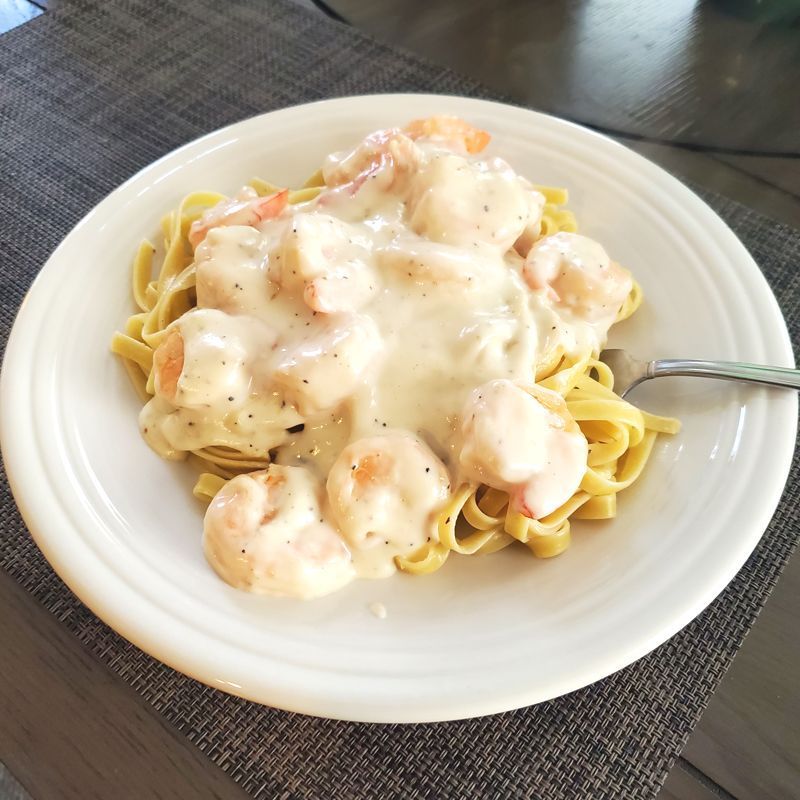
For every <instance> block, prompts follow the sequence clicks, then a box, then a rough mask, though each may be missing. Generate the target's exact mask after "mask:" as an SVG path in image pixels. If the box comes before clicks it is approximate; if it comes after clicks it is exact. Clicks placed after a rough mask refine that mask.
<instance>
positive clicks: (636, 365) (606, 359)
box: [600, 349, 800, 397]
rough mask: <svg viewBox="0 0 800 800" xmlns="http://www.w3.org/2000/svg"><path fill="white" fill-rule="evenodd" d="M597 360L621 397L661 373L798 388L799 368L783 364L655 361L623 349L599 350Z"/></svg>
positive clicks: (664, 359)
mask: <svg viewBox="0 0 800 800" xmlns="http://www.w3.org/2000/svg"><path fill="white" fill-rule="evenodd" d="M600 360H601V361H602V362H603V363H604V364H606V365H608V367H609V368H610V369H611V372H612V373H613V374H614V391H615V392H616V393H617V394H618V395H619V396H620V397H625V395H626V394H628V392H630V390H631V389H633V388H634V387H635V386H638V385H639V384H640V383H642V382H643V381H648V380H650V378H660V377H662V376H665V375H695V376H697V377H700V378H721V379H722V380H725V381H744V382H746V383H762V384H766V385H767V386H782V387H784V388H786V389H800V370H797V369H787V368H785V367H764V366H760V365H759V364H742V363H740V362H738V361H686V360H685V359H677V358H662V359H659V360H658V361H640V360H639V359H637V358H634V357H633V356H631V355H630V354H629V353H628V352H627V350H617V349H609V350H603V352H602V353H600Z"/></svg>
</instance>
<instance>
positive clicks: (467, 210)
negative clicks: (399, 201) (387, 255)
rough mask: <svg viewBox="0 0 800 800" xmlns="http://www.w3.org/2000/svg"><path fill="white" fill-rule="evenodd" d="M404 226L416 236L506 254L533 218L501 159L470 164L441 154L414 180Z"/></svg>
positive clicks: (516, 180)
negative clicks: (406, 223) (482, 247)
mask: <svg viewBox="0 0 800 800" xmlns="http://www.w3.org/2000/svg"><path fill="white" fill-rule="evenodd" d="M408 207H409V212H410V214H409V225H410V227H411V228H412V230H414V231H415V232H416V233H418V234H419V235H420V236H425V237H426V238H428V239H431V240H432V241H436V242H442V243H445V244H452V245H456V246H459V247H469V248H472V247H474V246H475V245H476V243H477V244H478V245H480V244H487V245H492V246H493V247H496V248H497V249H498V250H499V251H500V252H501V253H505V252H506V251H507V250H508V249H509V248H510V247H511V246H512V245H513V244H514V242H515V241H516V240H517V239H518V238H519V236H520V235H521V234H522V233H523V231H524V229H525V227H526V225H528V224H529V220H530V218H531V215H532V214H533V213H535V208H534V206H533V204H532V199H531V196H530V192H528V191H526V189H525V187H524V186H523V185H522V183H521V182H520V181H519V178H518V176H517V175H516V174H515V173H514V171H513V170H512V169H511V168H510V167H509V166H508V164H506V163H505V162H504V161H502V160H501V159H498V158H495V159H491V160H489V161H470V160H468V159H466V158H464V157H463V156H461V155H456V154H453V153H444V154H440V155H437V156H435V157H433V158H429V159H428V161H427V162H426V163H425V165H424V166H423V167H421V168H420V170H419V171H418V173H417V175H416V176H415V179H414V185H413V191H412V193H411V197H410V199H409V203H408Z"/></svg>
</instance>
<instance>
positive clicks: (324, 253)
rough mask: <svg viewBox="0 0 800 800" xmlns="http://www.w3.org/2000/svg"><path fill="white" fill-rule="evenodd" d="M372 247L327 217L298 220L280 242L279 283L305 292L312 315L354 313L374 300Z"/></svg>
mask: <svg viewBox="0 0 800 800" xmlns="http://www.w3.org/2000/svg"><path fill="white" fill-rule="evenodd" d="M369 253H370V242H369V240H368V239H365V238H364V237H363V236H360V235H359V234H358V233H357V232H356V231H355V230H354V229H353V228H352V227H351V226H350V225H348V224H347V223H346V222H342V221H341V220H339V219H336V217H331V216H328V215H327V214H313V213H310V214H301V215H299V216H298V217H297V218H296V219H295V220H294V221H293V223H292V226H291V228H289V229H288V230H287V232H286V234H285V236H284V242H283V250H282V256H283V259H282V264H283V266H282V268H281V280H282V282H283V283H285V284H288V285H292V284H293V283H299V284H300V285H302V286H303V299H304V300H305V302H306V305H307V306H308V307H309V308H311V309H312V310H313V311H318V312H320V313H323V314H332V313H335V312H341V311H357V310H358V309H359V308H361V307H362V306H363V305H365V304H366V303H367V302H368V301H369V300H370V298H371V297H372V296H373V295H374V293H375V291H376V290H377V286H378V279H377V275H375V273H374V271H373V270H372V268H371V267H370V266H369V265H368V263H367V260H368V258H369Z"/></svg>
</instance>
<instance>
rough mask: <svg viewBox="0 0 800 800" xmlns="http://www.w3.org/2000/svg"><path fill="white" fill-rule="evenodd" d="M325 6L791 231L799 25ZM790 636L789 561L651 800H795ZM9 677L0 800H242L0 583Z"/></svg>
mask: <svg viewBox="0 0 800 800" xmlns="http://www.w3.org/2000/svg"><path fill="white" fill-rule="evenodd" d="M779 1H780V2H784V3H785V4H788V3H789V2H791V1H792V0H779ZM3 2H4V0H0V10H1V9H2V6H3ZM302 2H303V5H309V4H310V2H311V0H302ZM753 2H754V3H755V0H753ZM738 4H739V5H746V0H738ZM6 5H7V6H9V7H10V6H11V5H13V6H15V10H18V9H19V6H21V5H22V6H24V5H25V2H24V0H15V2H14V3H6ZM328 5H329V6H332V7H333V8H334V10H335V11H336V12H338V13H339V14H341V15H342V16H343V17H345V18H346V19H347V20H348V21H350V22H351V23H352V24H355V25H357V26H359V27H362V28H363V29H365V30H368V31H370V32H372V33H374V34H375V35H376V36H377V37H378V38H381V39H384V40H386V41H389V42H392V43H394V44H399V45H401V46H403V47H406V48H408V49H411V50H414V51H417V52H419V53H421V54H423V55H425V56H426V57H428V58H429V59H431V60H433V61H434V62H438V63H441V64H442V65H446V66H451V67H454V68H456V69H458V70H460V71H461V72H464V73H466V74H468V75H471V76H473V77H475V78H478V79H480V80H482V81H483V82H484V83H486V84H488V85H490V86H492V87H494V88H496V89H497V90H498V91H499V92H502V93H504V94H506V95H509V96H511V97H512V98H514V99H516V100H517V101H519V102H523V103H525V104H526V105H530V106H532V107H534V108H537V109H539V110H543V111H548V112H550V113H556V114H559V115H561V116H565V117H568V118H570V119H573V120H576V121H581V122H584V123H587V124H591V125H594V126H596V127H598V128H601V129H606V130H609V131H611V132H613V133H614V135H616V137H617V138H618V139H619V140H620V141H622V142H623V143H625V144H627V145H629V146H631V147H633V148H634V149H635V150H637V151H639V152H640V153H642V154H643V155H645V156H647V157H648V158H651V159H652V160H654V161H656V162H658V163H660V164H661V165H662V166H664V167H665V168H666V169H668V170H670V171H671V172H673V173H675V174H676V175H678V176H679V177H682V178H685V179H688V180H691V181H694V182H696V183H698V184H700V185H702V186H705V187H707V188H709V189H712V190H714V191H717V192H719V193H721V194H725V195H728V196H730V197H733V198H734V199H737V200H739V201H741V202H743V203H746V204H747V205H750V206H752V207H754V208H756V209H758V210H760V211H761V212H763V213H765V214H768V215H770V216H773V217H775V218H776V219H779V220H782V221H784V222H787V223H789V224H793V225H795V226H800V159H798V158H797V153H798V151H799V150H800V117H799V116H798V114H800V94H799V91H798V86H800V28H798V27H790V26H788V25H787V24H785V23H784V24H776V25H766V24H762V23H760V22H758V21H753V20H746V19H742V18H739V17H734V16H732V15H731V14H727V13H725V12H724V11H723V10H721V8H722V6H724V3H723V2H722V0H719V2H716V3H712V2H705V3H695V2H693V0H669V2H661V0H627V2H612V1H611V0H593V1H590V0H583V1H582V2H581V1H580V0H563V2H562V0H539V1H538V2H534V0H497V2H490V1H489V0H328ZM767 5H770V3H769V2H768V3H767ZM9 19H10V17H9ZM20 21H22V20H20ZM1 44H2V42H1V40H0V46H1ZM780 153H783V154H784V155H782V156H776V155H775V154H780ZM799 266H800V265H799ZM798 619H800V559H798V558H795V559H794V561H793V562H792V563H790V565H789V566H788V568H787V570H786V572H785V573H784V575H783V576H782V578H781V580H780V582H779V584H778V586H777V588H776V589H775V591H774V593H773V596H772V598H771V599H770V601H769V602H768V604H767V606H766V608H765V609H764V611H763V613H762V614H761V617H760V618H759V620H758V622H757V623H756V625H755V627H754V628H753V631H752V632H751V634H750V636H749V637H748V639H747V641H746V642H745V644H744V646H743V648H742V649H741V651H740V653H739V654H738V655H737V658H736V660H735V662H734V664H733V667H732V668H731V670H730V672H729V673H728V675H727V676H726V678H725V680H724V681H723V683H722V686H721V688H720V690H719V691H718V692H717V694H716V695H715V696H714V697H713V698H712V700H711V703H710V705H709V708H708V710H707V711H706V713H705V714H704V716H703V718H702V720H701V722H700V725H699V726H698V727H697V729H696V730H695V732H694V734H693V735H692V737H691V739H690V741H689V743H688V746H687V747H686V749H685V751H684V753H683V757H682V758H681V759H679V760H678V762H677V763H676V765H675V767H674V768H673V770H672V771H671V773H670V775H669V777H668V778H667V782H666V784H665V786H664V788H663V790H662V792H661V794H660V796H659V800H712V799H713V798H720V797H722V798H730V797H736V798H742V800H749V799H750V798H752V800H770V799H771V798H775V799H776V800H778V799H779V798H780V799H781V800H782V799H783V798H792V797H800V686H798V680H799V679H798V671H799V670H798V664H800V637H798V622H797V621H798ZM0 675H2V676H3V678H4V680H3V681H2V682H1V683H0V762H4V764H5V767H2V765H0V800H5V798H12V799H13V800H28V798H29V797H31V798H33V800H49V798H58V799H59V800H60V799H61V798H64V799H65V800H72V798H75V799H76V800H78V799H80V800H90V799H91V798H110V797H114V798H120V800H125V798H151V797H152V798H224V799H225V800H228V799H230V800H238V799H239V798H244V797H246V795H245V794H244V792H243V791H242V790H241V789H240V788H239V787H238V786H237V785H236V784H235V783H234V782H233V781H232V780H231V779H230V778H228V777H227V776H226V775H225V774H224V773H223V772H222V771H221V770H220V769H219V768H218V767H216V766H215V765H214V764H213V763H212V762H211V761H210V760H209V759H208V758H206V757H205V756H204V755H203V754H202V753H200V752H199V751H198V750H197V749H196V748H195V747H194V746H193V745H192V744H191V743H190V742H189V741H188V740H187V739H185V738H184V737H183V736H182V735H181V734H180V733H179V732H177V731H174V730H173V729H172V728H170V727H169V726H168V725H166V724H165V723H164V722H163V720H162V719H161V717H160V716H159V715H158V713H157V712H156V711H154V710H153V709H152V708H151V707H150V706H148V705H147V704H146V703H145V702H144V701H142V700H141V698H140V697H139V696H138V695H137V694H136V693H135V692H134V691H133V689H131V688H130V687H129V686H128V685H127V684H126V683H125V682H124V681H123V680H122V679H121V678H120V677H119V676H117V675H116V674H115V673H113V672H112V671H111V670H110V669H108V668H107V667H106V666H104V665H103V664H101V663H99V662H98V661H96V660H95V659H94V658H93V657H92V656H91V655H89V654H88V653H87V652H86V651H85V650H84V649H83V647H82V646H81V645H80V643H79V642H78V641H77V640H76V639H75V638H74V637H72V636H71V635H70V634H68V633H67V632H66V631H64V630H63V629H62V628H61V626H60V625H59V624H58V622H57V621H56V620H55V619H54V618H53V617H52V616H51V615H50V614H49V613H48V612H46V611H45V610H44V609H42V608H41V607H39V606H38V605H37V604H36V602H35V601H34V600H32V598H31V597H30V596H29V595H28V594H27V593H26V592H25V591H24V590H22V589H21V588H20V587H19V586H18V585H17V584H15V583H14V582H13V581H12V580H11V579H10V578H9V577H7V576H6V575H4V574H2V573H0ZM12 776H13V777H12Z"/></svg>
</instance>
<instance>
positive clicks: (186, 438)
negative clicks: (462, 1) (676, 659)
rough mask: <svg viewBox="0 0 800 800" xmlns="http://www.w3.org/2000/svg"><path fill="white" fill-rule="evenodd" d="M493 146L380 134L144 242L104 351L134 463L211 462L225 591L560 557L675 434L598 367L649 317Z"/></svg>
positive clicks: (443, 135)
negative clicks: (121, 387)
mask: <svg viewBox="0 0 800 800" xmlns="http://www.w3.org/2000/svg"><path fill="white" fill-rule="evenodd" d="M489 138H490V137H489V135H488V134H487V133H485V132H484V131H481V130H478V129H476V128H473V127H472V126H470V125H469V124H467V123H466V122H463V121H461V120H458V119H455V118H450V117H434V118H431V119H425V120H418V121H415V122H412V123H411V124H410V125H409V126H408V127H406V128H405V129H403V130H400V129H390V130H382V131H378V132H377V133H373V134H371V135H370V136H367V137H366V138H365V139H364V140H363V141H362V142H361V143H360V144H358V145H357V146H356V147H355V148H354V149H353V150H351V151H349V152H343V153H334V154H333V155H331V156H329V157H328V158H327V159H326V161H325V163H324V166H323V168H322V169H321V170H320V171H319V172H318V173H316V174H315V175H314V176H312V178H311V179H310V180H309V181H308V182H307V183H306V185H305V187H304V188H302V189H299V190H296V191H291V190H287V189H283V188H278V187H274V186H271V185H269V184H266V183H264V182H263V181H260V180H256V181H253V182H252V183H251V184H250V185H249V186H247V187H245V188H243V189H242V190H241V191H240V192H239V193H238V194H237V195H236V196H234V197H230V198H229V197H225V196H223V195H219V194H213V193H208V192H202V193H195V194H191V195H189V196H188V197H186V198H185V199H184V200H183V202H182V203H181V205H180V207H179V208H178V209H177V210H176V211H174V212H173V213H171V214H169V215H168V216H167V217H166V218H165V219H164V221H163V224H162V227H163V234H164V251H163V252H160V251H159V250H158V249H157V248H154V247H153V246H152V245H151V244H149V243H148V242H144V243H143V244H142V245H141V247H140V249H139V252H138V254H137V257H136V259H135V263H134V269H133V294H134V298H135V300H136V303H137V305H138V307H139V309H140V312H139V313H136V314H134V315H133V316H132V317H131V318H130V319H129V320H128V323H127V326H126V330H125V333H124V334H123V333H118V334H116V335H115V337H114V340H113V346H112V349H113V350H114V352H116V353H118V354H119V355H120V356H122V358H123V360H124V363H125V365H126V367H127V368H128V372H129V373H130V375H131V377H132V378H133V380H134V383H135V384H136V386H137V387H138V388H139V390H140V392H141V395H142V399H143V400H146V404H145V406H144V408H143V409H142V411H141V414H140V417H139V424H140V427H141V431H142V434H143V436H144V438H145V440H146V441H147V443H148V444H149V445H150V446H151V447H152V448H153V450H155V451H156V452H157V453H158V454H159V455H161V456H163V457H164V458H168V459H175V460H180V459H186V458H188V459H190V460H191V461H193V462H195V463H196V464H197V465H198V466H199V467H200V468H201V470H202V474H201V475H200V478H199V480H198V481H197V484H196V486H195V490H194V493H195V495H196V496H197V497H198V498H201V499H204V500H206V501H207V502H208V501H210V504H209V506H208V510H207V511H206V515H205V523H204V531H203V546H204V550H205V554H206V557H207V558H208V561H209V562H210V564H211V565H212V566H213V568H214V569H215V570H216V571H217V573H218V574H219V575H220V576H221V577H222V578H223V579H224V580H226V581H227V582H228V583H230V584H231V585H232V586H235V587H237V588H241V589H245V590H248V591H252V592H262V593H267V594H274V595H288V596H293V597H302V598H310V597H316V596H319V595H324V594H326V593H328V592H332V591H334V590H336V589H339V588H341V587H342V586H344V585H345V584H346V583H348V582H349V581H350V580H352V579H353V578H354V577H355V576H361V577H368V578H380V577H385V576H388V575H390V574H391V573H393V572H394V571H395V570H396V569H397V568H399V569H401V570H405V571H407V572H413V573H418V574H421V573H429V572H433V571H434V570H436V569H438V568H439V567H440V566H441V565H442V564H443V563H444V562H445V560H446V559H447V558H448V556H449V555H450V553H452V552H456V553H461V554H465V555H472V554H475V553H491V552H493V551H495V550H499V549H501V548H503V547H506V546H507V545H510V544H513V543H515V542H519V543H522V544H524V545H526V546H527V547H528V548H529V549H530V550H531V551H533V553H534V554H535V555H536V556H539V557H542V558H548V557H550V556H555V555H558V554H559V553H561V552H562V551H563V550H564V549H565V548H566V547H568V546H569V541H570V519H571V518H582V519H605V518H608V517H613V516H614V514H615V512H616V495H617V493H618V492H619V491H620V490H622V489H625V488H626V487H628V486H630V485H631V483H632V482H633V481H635V480H636V478H637V477H638V476H639V474H640V473H641V471H642V468H643V467H644V464H645V462H646V461H647V459H648V456H649V454H650V452H651V450H652V447H653V442H654V440H655V437H656V435H657V434H658V433H674V432H675V431H677V429H678V423H677V421H675V420H672V419H665V418H662V417H655V416H652V415H650V414H647V413H644V412H642V411H640V410H639V409H637V408H635V407H634V406H632V405H630V404H628V403H626V402H624V401H623V400H621V399H620V398H619V397H618V396H617V395H615V394H614V392H613V390H612V388H613V387H612V376H611V374H610V372H609V370H608V369H607V368H606V367H605V366H604V365H603V364H602V363H600V362H598V361H597V360H596V359H597V355H598V353H599V351H600V349H601V348H602V346H603V345H604V343H605V340H606V335H607V332H608V329H609V328H610V327H611V325H613V324H614V322H617V321H619V320H621V319H624V318H625V317H627V316H629V315H630V314H631V313H633V311H635V310H636V307H637V306H638V305H639V303H640V300H641V293H640V290H639V288H638V286H637V284H636V283H635V282H634V281H633V279H632V278H631V275H630V273H629V272H628V271H627V270H625V269H623V268H622V267H621V266H620V265H619V264H617V263H616V262H614V261H613V260H612V259H611V258H610V257H609V256H608V255H607V254H606V252H605V250H604V249H603V248H602V247H601V246H600V245H599V244H598V243H597V242H594V241H592V240H591V239H588V238H586V237H585V236H581V235H579V234H577V233H576V232H575V231H576V226H575V220H574V217H573V216H572V214H571V213H570V212H569V211H567V210H565V209H564V208H563V205H564V204H565V202H566V199H567V196H566V192H565V191H564V190H561V189H553V188H547V187H542V186H536V185H534V184H531V183H529V182H528V181H527V180H526V179H524V178H522V177H521V176H519V175H517V174H516V173H515V172H514V171H513V170H512V169H511V167H510V166H509V165H508V164H507V163H506V162H505V161H502V160H501V159H499V158H496V157H488V156H484V155H481V153H482V151H483V150H484V148H485V147H486V145H487V144H488V142H489ZM157 254H158V256H157ZM156 256H157V260H159V261H160V268H159V269H158V271H157V273H156V275H155V277H154V272H153V262H154V260H156Z"/></svg>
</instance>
